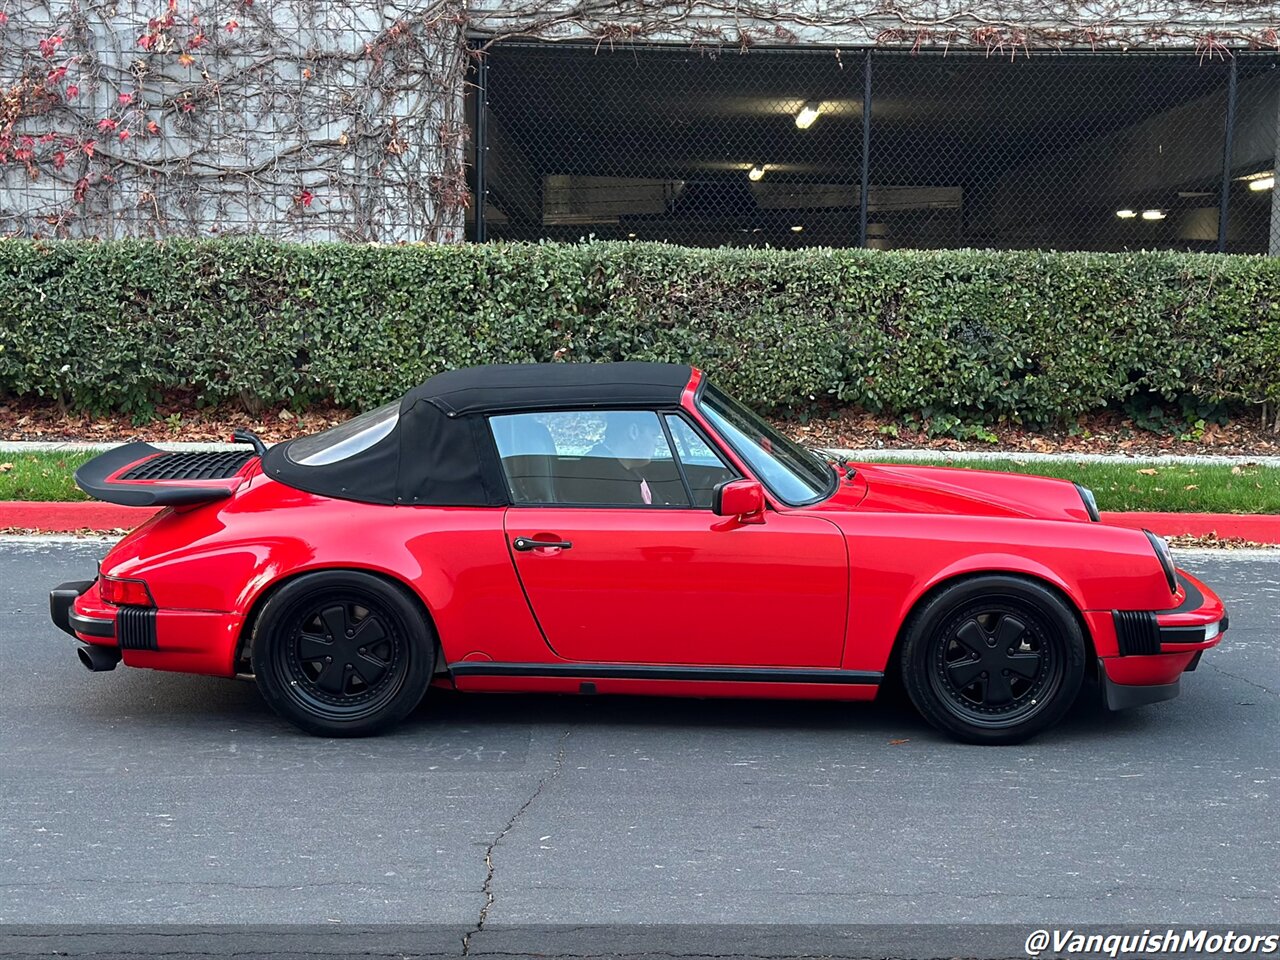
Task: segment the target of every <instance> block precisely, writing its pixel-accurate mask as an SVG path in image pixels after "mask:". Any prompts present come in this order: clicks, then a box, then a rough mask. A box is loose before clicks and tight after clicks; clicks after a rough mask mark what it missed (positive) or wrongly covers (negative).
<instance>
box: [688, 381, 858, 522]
mask: <svg viewBox="0 0 1280 960" xmlns="http://www.w3.org/2000/svg"><path fill="white" fill-rule="evenodd" d="M698 407H699V409H700V410H701V411H702V413H703V415H704V416H705V417H706V418H707V419H708V420H709V421H711V424H712V426H714V427H715V428H716V430H717V431H718V432H719V434H720V436H722V437H723V438H724V439H725V441H726V442H728V444H729V446H731V447H733V449H734V450H735V451H736V452H737V454H738V456H740V457H742V459H743V460H745V461H746V462H747V463H748V465H750V467H751V469H752V471H754V473H755V475H756V476H757V477H759V478H760V480H761V481H762V482H763V483H764V485H765V486H766V487H768V488H769V490H770V491H771V492H772V493H773V495H774V496H776V497H777V498H778V499H779V500H781V501H782V502H783V503H786V504H789V505H790V506H793V507H795V506H799V505H801V504H804V503H812V502H813V501H815V500H820V499H821V498H823V497H825V496H827V495H828V494H830V493H831V491H832V489H833V488H834V487H835V483H836V476H835V472H834V471H833V470H832V469H831V468H830V467H829V466H828V465H827V464H826V463H824V462H823V461H822V460H820V459H819V458H818V457H817V456H815V455H814V454H812V453H810V452H809V451H808V450H806V449H805V448H804V447H802V446H800V445H799V444H798V443H795V442H793V441H791V440H788V439H787V438H786V437H784V436H783V435H782V434H780V433H779V432H778V431H777V430H775V429H773V427H771V426H769V424H767V423H765V422H764V421H763V420H761V419H760V418H759V417H758V416H756V415H755V414H754V413H752V412H751V411H750V410H748V409H747V408H746V407H744V406H743V405H742V404H741V403H739V402H738V401H737V400H735V399H733V398H732V397H730V396H728V395H727V394H724V393H721V392H720V391H719V390H717V389H716V388H715V387H712V386H708V387H707V388H706V389H705V390H704V391H703V392H702V396H701V397H700V398H699V400H698Z"/></svg>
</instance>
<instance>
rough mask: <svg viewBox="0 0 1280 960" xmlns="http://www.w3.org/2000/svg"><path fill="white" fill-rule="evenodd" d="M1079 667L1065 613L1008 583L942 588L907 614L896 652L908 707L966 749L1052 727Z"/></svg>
mask: <svg viewBox="0 0 1280 960" xmlns="http://www.w3.org/2000/svg"><path fill="white" fill-rule="evenodd" d="M1084 665H1085V641H1084V635H1083V633H1082V631H1081V629H1080V624H1079V622H1078V621H1077V619H1076V617H1075V615H1074V613H1073V612H1072V610H1071V609H1070V608H1069V607H1068V606H1067V605H1066V603H1064V602H1063V601H1062V600H1061V599H1060V598H1059V597H1058V595H1057V594H1056V593H1055V592H1054V591H1052V590H1050V589H1049V588H1047V587H1045V586H1043V585H1041V584H1039V583H1037V582H1035V581H1032V580H1025V579H1022V578H1019V577H1011V576H996V575H992V576H983V577H974V578H972V579H968V580H962V581H959V582H957V583H955V584H953V585H951V586H949V587H945V588H944V589H942V590H941V591H939V592H938V593H937V594H936V595H934V596H933V597H931V598H929V600H928V601H927V602H926V603H925V604H924V606H923V607H921V608H920V609H919V610H917V611H916V612H915V613H914V614H913V615H912V618H911V621H910V623H909V624H908V626H907V630H906V636H905V642H904V644H903V647H902V679H903V684H904V685H905V687H906V689H907V694H908V695H909V696H910V698H911V702H912V703H914V704H915V706H916V709H917V710H919V711H920V713H921V714H922V715H923V716H924V718H925V719H926V720H928V721H929V722H930V723H932V724H933V725H934V726H935V727H937V728H938V729H940V730H943V731H944V732H946V733H949V734H951V735H952V736H954V737H956V738H958V739H960V740H964V741H967V742H969V743H992V744H996V743H1019V742H1021V741H1023V740H1026V739H1027V738H1028V737H1032V736H1034V735H1035V734H1037V733H1039V732H1041V731H1042V730H1044V729H1046V728H1048V727H1049V726H1051V725H1053V724H1054V723H1056V722H1057V721H1058V720H1059V719H1060V718H1061V717H1062V715H1063V714H1064V713H1065V712H1066V711H1067V710H1068V709H1069V708H1070V706H1071V704H1072V703H1073V702H1074V701H1075V699H1076V696H1077V694H1078V693H1079V692H1080V685H1081V683H1082V682H1083V680H1084Z"/></svg>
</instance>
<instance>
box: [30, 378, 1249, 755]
mask: <svg viewBox="0 0 1280 960" xmlns="http://www.w3.org/2000/svg"><path fill="white" fill-rule="evenodd" d="M238 439H241V440H245V441H247V442H249V443H251V444H253V446H254V452H251V451H250V450H248V449H246V450H244V451H240V452H226V453H164V452H162V451H160V450H157V449H156V448H154V447H151V446H149V445H147V444H145V443H133V444H128V445H126V446H122V447H119V448H116V449H114V450H111V451H109V452H107V453H104V454H102V455H101V456H99V457H97V458H95V459H93V460H91V461H89V462H88V463H87V464H85V465H84V466H83V467H81V469H80V470H79V471H78V472H77V474H76V480H77V482H78V483H79V484H80V486H81V487H82V488H83V489H84V490H85V491H87V492H88V493H90V494H92V495H93V496H95V497H97V498H99V499H102V500H109V501H112V502H115V503H122V504H133V505H141V506H147V505H154V506H162V507H165V509H163V510H161V511H160V512H159V513H157V514H156V515H155V516H154V517H153V518H152V519H150V520H148V521H147V522H146V523H144V524H143V525H142V526H140V527H139V528H138V529H137V530H135V531H133V532H132V533H131V534H129V535H128V536H127V537H125V538H124V539H123V540H122V541H121V542H120V543H119V544H117V545H116V546H115V547H114V548H113V549H112V550H111V552H110V553H108V554H107V556H106V558H105V559H104V560H103V561H102V564H101V567H100V569H99V572H98V576H97V578H96V579H93V580H84V581H79V582H72V583H64V584H62V585H61V586H59V587H57V588H56V589H55V590H54V591H53V592H52V593H51V595H50V612H51V615H52V618H53V621H54V623H55V624H57V625H58V626H59V627H61V628H62V629H63V630H65V631H66V632H67V633H70V634H72V635H73V636H74V637H76V639H77V640H79V641H81V642H82V644H83V645H82V646H81V647H80V648H79V655H80V659H81V660H82V661H83V662H84V663H85V665H87V666H88V667H89V668H90V669H92V670H110V669H112V668H113V667H115V665H116V664H117V663H118V662H120V661H121V660H123V661H124V662H125V663H126V664H128V665H129V666H134V667H152V668H155V669H160V670H179V671H186V672H190V673H203V674H211V675H216V676H224V677H231V676H236V675H241V676H249V675H251V676H252V677H254V678H255V679H256V681H257V684H258V686H259V688H260V689H261V690H262V693H263V696H265V697H266V699H267V700H268V702H270V704H271V705H272V706H273V707H274V708H275V709H276V710H277V711H279V712H280V713H281V714H282V715H283V716H285V717H286V718H288V719H289V720H291V721H292V722H294V723H295V724H297V725H298V726H299V727H301V728H303V729H304V730H307V731H310V732H312V733H315V734H321V735H326V736H356V735H362V734H371V733H375V732H377V731H380V730H384V729H386V728H387V727H389V726H391V725H392V724H394V723H396V722H397V721H399V720H401V719H402V718H403V717H405V715H406V714H408V713H409V712H410V711H411V710H413V709H414V708H415V707H416V706H417V704H418V703H419V702H420V701H421V700H422V698H423V696H424V694H426V693H427V691H428V688H430V687H433V686H435V687H449V688H452V689H456V690H463V691H485V692H490V691H545V692H550V693H584V694H594V693H608V694H620V693H627V694H656V695H662V696H693V697H793V698H827V699H838V700H869V699H872V698H873V697H874V696H875V695H876V692H877V691H878V690H879V689H880V687H881V686H883V685H884V684H885V682H886V677H895V678H900V681H901V683H902V684H903V685H904V686H905V688H906V690H907V692H908V694H909V696H910V698H911V700H912V702H913V703H914V704H915V705H916V707H917V708H918V709H919V711H920V712H921V713H922V714H923V715H924V717H925V718H926V719H928V720H929V721H930V722H931V723H933V724H934V725H936V726H937V727H938V728H940V729H941V730H944V731H946V732H947V733H949V734H951V735H953V736H955V737H957V738H960V739H962V740H967V741H972V742H979V743H1010V742H1016V741H1019V740H1023V739H1025V738H1026V737H1029V736H1031V735H1033V734H1035V733H1037V732H1039V731H1041V730H1044V729H1045V728H1046V727H1048V726H1049V725H1051V724H1052V723H1054V722H1055V721H1056V720H1058V719H1059V718H1060V717H1061V716H1062V715H1063V713H1064V712H1065V711H1066V710H1067V709H1068V707H1070V705H1071V704H1072V702H1073V701H1074V700H1075V699H1076V697H1077V695H1078V694H1079V693H1080V690H1081V686H1082V684H1083V683H1084V681H1085V679H1086V677H1091V678H1093V679H1094V680H1095V681H1096V682H1097V683H1099V684H1100V685H1101V687H1102V690H1103V694H1104V699H1105V702H1106V704H1107V705H1108V706H1109V707H1111V708H1113V709H1118V708H1121V707H1130V706H1137V705H1140V704H1146V703H1152V702H1155V701H1157V700H1165V699H1168V698H1170V697H1173V696H1175V695H1176V694H1177V692H1178V686H1179V679H1180V676H1181V674H1182V673H1183V672H1184V671H1187V670H1192V669H1194V668H1195V666H1196V664H1197V662H1198V661H1199V659H1200V656H1201V654H1202V653H1203V651H1204V650H1205V649H1207V648H1208V647H1211V646H1214V645H1215V644H1217V643H1218V642H1219V641H1220V640H1221V638H1222V634H1223V632H1224V631H1225V630H1226V628H1227V617H1226V611H1225V610H1224V608H1223V604H1222V602H1221V601H1220V600H1219V599H1218V598H1217V597H1216V596H1215V595H1214V594H1213V592H1212V591H1211V590H1209V588H1208V587H1206V586H1205V585H1204V584H1202V583H1200V582H1198V581H1197V580H1196V579H1195V578H1194V577H1191V576H1189V575H1188V574H1186V573H1184V572H1182V571H1180V570H1177V569H1175V567H1174V565H1173V562H1172V560H1171V559H1170V556H1169V551H1168V549H1167V547H1166V545H1165V543H1164V541H1162V540H1160V539H1159V538H1157V537H1155V536H1153V535H1151V534H1149V533H1143V532H1138V531H1134V530H1128V529H1122V528H1120V527H1113V526H1108V525H1106V524H1103V523H1100V522H1098V512H1097V508H1096V506H1095V505H1094V502H1093V496H1092V495H1091V494H1090V492H1089V491H1088V490H1086V489H1084V488H1083V487H1081V486H1079V485H1077V484H1073V483H1071V482H1069V481H1065V480H1051V479H1046V478H1042V477H1029V476H1019V475H1011V474H1003V473H988V472H981V471H977V470H967V469H966V470H962V469H945V468H935V467H913V466H887V465H881V464H877V465H872V464H850V463H847V462H844V461H840V462H837V463H830V462H827V461H826V460H824V459H822V458H820V457H818V456H816V455H814V454H812V453H810V452H809V451H808V450H806V449H804V448H802V447H800V446H798V445H796V444H795V443H793V442H791V441H790V440H788V439H787V438H785V437H783V436H782V435H781V434H779V433H778V432H776V431H775V430H774V429H773V428H772V427H770V426H769V425H768V424H767V423H765V422H764V421H763V420H761V419H760V418H759V417H757V416H756V415H755V414H753V413H752V412H751V411H750V410H748V409H747V408H746V407H744V406H743V405H742V404H741V403H739V402H737V401H736V400H734V399H733V398H732V397H730V396H728V395H726V394H725V393H723V392H721V391H720V390H717V389H716V388H715V387H714V386H713V385H711V384H710V383H708V382H707V380H706V379H705V378H704V377H703V375H702V374H701V372H700V371H698V370H696V369H693V368H690V367H687V366H677V365H668V364H649V363H612V364H530V365H513V366H491V367H477V368H472V369H463V370H454V371H450V372H447V373H442V374H440V375H438V376H435V377H433V378H431V379H430V380H428V381H427V382H426V383H424V384H422V385H421V386H419V387H417V388H415V389H413V390H411V391H409V393H407V394H406V395H405V396H404V397H403V398H402V399H401V400H399V401H397V402H395V403H391V404H388V405H386V406H384V407H381V408H379V409H377V410H373V411H370V412H368V413H365V414H363V415H360V416H357V417H355V418H354V419H352V420H350V421H348V422H346V423H343V424H341V425H340V426H337V427H334V428H333V429H330V430H326V431H324V432H322V433H318V434H314V435H311V436H306V437H301V438H298V439H295V440H291V441H288V442H285V443H281V444H278V445H276V446H274V447H272V448H271V449H270V450H267V449H266V448H265V447H264V446H263V445H262V443H261V441H259V440H258V439H257V438H256V437H253V436H252V435H240V436H239V437H238Z"/></svg>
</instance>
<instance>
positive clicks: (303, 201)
mask: <svg viewBox="0 0 1280 960" xmlns="http://www.w3.org/2000/svg"><path fill="white" fill-rule="evenodd" d="M293 199H294V202H295V203H298V204H300V205H301V206H304V207H309V206H311V201H312V200H314V199H315V194H313V193H312V192H311V191H310V190H303V191H302V192H301V193H299V194H298V195H297V196H296V197H294V198H293Z"/></svg>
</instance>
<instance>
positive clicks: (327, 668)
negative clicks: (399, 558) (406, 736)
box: [250, 570, 436, 737]
mask: <svg viewBox="0 0 1280 960" xmlns="http://www.w3.org/2000/svg"><path fill="white" fill-rule="evenodd" d="M250 657H251V659H252V662H253V672H254V676H255V677H256V679H257V683H258V689H259V690H261V691H262V696H263V697H264V698H265V699H266V701H267V703H269V704H271V707H272V708H273V709H274V710H275V711H276V712H277V713H279V714H280V715H281V716H282V717H284V718H285V719H286V720H289V721H291V722H292V723H294V724H296V725H297V726H299V727H301V728H302V729H303V730H305V731H307V732H308V733H314V734H316V735H317V736H324V737H364V736H370V735H372V734H375V733H380V732H382V731H383V730H386V729H388V728H389V727H391V726H393V725H395V724H397V723H399V722H400V721H401V720H403V719H404V718H405V717H406V716H408V714H409V712H410V711H412V710H413V708H414V707H416V706H417V705H418V703H419V702H420V701H421V700H422V697H423V695H424V694H425V693H426V691H427V686H428V685H429V684H430V682H431V674H432V670H433V669H434V665H435V657H436V637H435V632H434V631H433V630H432V629H431V627H430V625H429V624H428V623H427V620H426V618H425V617H424V615H423V612H422V610H421V608H420V607H419V606H418V604H417V602H416V601H415V600H414V599H413V597H411V596H410V595H409V594H408V593H407V591H405V590H404V589H402V588H400V587H398V586H396V585H394V584H392V583H389V582H387V581H386V580H383V579H381V578H380V577H376V576H374V575H372V574H369V573H362V572H360V571H357V570H326V571H319V572H316V573H308V574H304V575H303V576H300V577H298V578H297V579H295V580H290V581H289V582H288V583H286V584H285V585H284V586H282V587H281V588H280V589H279V590H277V591H276V592H275V593H273V594H272V595H271V597H270V598H269V599H268V600H267V603H266V605H265V606H264V607H263V608H262V612H261V613H260V614H259V615H258V619H257V621H256V623H255V624H254V628H253V638H252V640H251V646H250ZM326 658H327V659H326Z"/></svg>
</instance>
